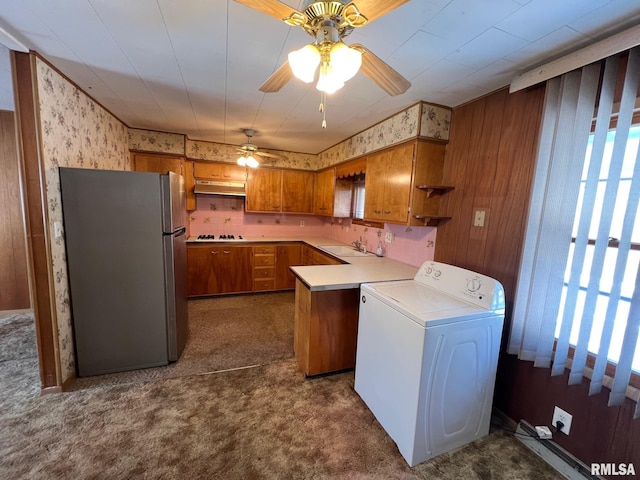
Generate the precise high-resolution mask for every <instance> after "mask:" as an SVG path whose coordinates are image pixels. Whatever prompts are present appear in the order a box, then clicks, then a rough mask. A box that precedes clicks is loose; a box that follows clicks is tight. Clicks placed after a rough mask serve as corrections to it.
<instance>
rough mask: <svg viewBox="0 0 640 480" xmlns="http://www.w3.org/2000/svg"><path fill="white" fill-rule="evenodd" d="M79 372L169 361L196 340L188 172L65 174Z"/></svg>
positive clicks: (63, 186)
mask: <svg viewBox="0 0 640 480" xmlns="http://www.w3.org/2000/svg"><path fill="white" fill-rule="evenodd" d="M60 185H61V191H62V212H63V216H64V237H65V243H66V253H67V266H68V273H69V288H70V297H71V311H72V320H73V329H74V339H75V351H76V365H77V372H78V376H81V377H82V376H88V375H98V374H102V373H111V372H119V371H124V370H133V369H137V368H146V367H154V366H159V365H166V364H167V363H168V362H170V361H175V360H177V359H178V358H179V356H180V354H181V353H182V350H183V349H184V346H185V343H186V341H187V334H188V325H187V315H188V314H187V266H186V261H187V247H186V235H185V231H186V229H185V216H186V210H185V191H184V180H183V177H182V176H181V175H177V174H175V173H169V174H165V175H161V174H158V173H146V172H130V171H113V170H93V169H81V168H62V167H61V168H60Z"/></svg>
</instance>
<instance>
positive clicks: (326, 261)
mask: <svg viewBox="0 0 640 480" xmlns="http://www.w3.org/2000/svg"><path fill="white" fill-rule="evenodd" d="M301 260H302V261H301V265H342V264H344V263H345V262H343V261H342V260H338V259H337V258H335V257H332V256H331V255H329V254H327V253H323V252H321V251H320V250H318V249H316V248H313V247H311V246H309V245H303V246H302V259H301Z"/></svg>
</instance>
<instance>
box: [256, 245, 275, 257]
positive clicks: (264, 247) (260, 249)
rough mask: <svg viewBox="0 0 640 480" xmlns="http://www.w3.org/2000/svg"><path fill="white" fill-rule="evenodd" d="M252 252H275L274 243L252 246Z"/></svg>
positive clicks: (264, 253)
mask: <svg viewBox="0 0 640 480" xmlns="http://www.w3.org/2000/svg"><path fill="white" fill-rule="evenodd" d="M253 253H255V254H263V255H266V254H272V255H273V254H274V253H276V246H275V245H260V246H259V247H253Z"/></svg>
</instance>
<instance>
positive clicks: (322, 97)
mask: <svg viewBox="0 0 640 480" xmlns="http://www.w3.org/2000/svg"><path fill="white" fill-rule="evenodd" d="M326 102H327V94H326V92H321V93H320V112H322V128H327V113H326V106H325V103H326Z"/></svg>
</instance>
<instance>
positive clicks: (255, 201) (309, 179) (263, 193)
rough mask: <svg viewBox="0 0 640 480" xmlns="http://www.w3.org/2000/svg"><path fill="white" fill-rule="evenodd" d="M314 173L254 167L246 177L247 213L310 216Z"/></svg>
mask: <svg viewBox="0 0 640 480" xmlns="http://www.w3.org/2000/svg"><path fill="white" fill-rule="evenodd" d="M314 175H315V174H314V173H313V172H307V171H303V170H283V169H273V168H258V169H251V170H249V175H248V178H247V201H246V206H245V210H246V211H247V212H274V213H275V212H286V213H313V181H314Z"/></svg>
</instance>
